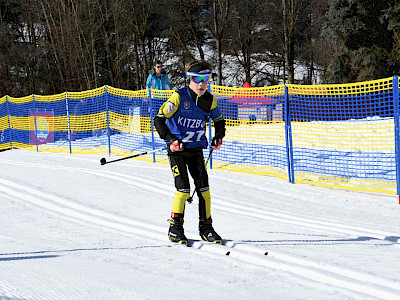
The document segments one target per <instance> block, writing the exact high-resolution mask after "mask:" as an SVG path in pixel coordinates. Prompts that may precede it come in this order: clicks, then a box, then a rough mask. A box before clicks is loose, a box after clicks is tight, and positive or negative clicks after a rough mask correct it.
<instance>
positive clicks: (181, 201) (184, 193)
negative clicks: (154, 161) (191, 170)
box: [168, 153, 190, 243]
mask: <svg viewBox="0 0 400 300" xmlns="http://www.w3.org/2000/svg"><path fill="white" fill-rule="evenodd" d="M168 158H169V162H170V166H171V170H172V174H173V176H174V182H175V187H176V192H175V197H174V200H173V203H172V211H171V219H169V220H168V222H169V223H170V227H169V231H168V237H169V239H170V240H171V241H172V242H176V243H187V238H186V236H185V234H184V230H183V222H184V215H185V201H186V199H187V198H189V196H190V183H189V175H188V172H187V167H186V158H185V154H184V153H173V154H169V155H168Z"/></svg>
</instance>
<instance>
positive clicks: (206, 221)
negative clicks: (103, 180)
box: [188, 150, 222, 243]
mask: <svg viewBox="0 0 400 300" xmlns="http://www.w3.org/2000/svg"><path fill="white" fill-rule="evenodd" d="M188 168H189V172H190V175H191V176H192V177H193V180H194V183H195V186H196V192H197V195H198V196H199V234H200V236H201V238H202V239H203V240H205V241H208V242H213V243H221V241H222V239H221V237H220V236H219V235H218V234H217V233H216V232H215V230H214V228H213V226H212V218H211V195H210V189H209V185H208V174H207V170H206V166H205V163H204V158H203V151H202V150H200V151H199V152H198V153H193V155H192V156H191V157H190V159H189V160H188Z"/></svg>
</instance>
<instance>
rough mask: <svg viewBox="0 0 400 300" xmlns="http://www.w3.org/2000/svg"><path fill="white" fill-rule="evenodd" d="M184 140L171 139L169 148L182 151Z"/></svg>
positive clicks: (173, 150)
mask: <svg viewBox="0 0 400 300" xmlns="http://www.w3.org/2000/svg"><path fill="white" fill-rule="evenodd" d="M183 146H184V144H183V142H182V140H181V139H171V140H170V142H169V150H171V151H172V152H175V151H182V150H183Z"/></svg>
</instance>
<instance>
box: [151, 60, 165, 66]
mask: <svg viewBox="0 0 400 300" xmlns="http://www.w3.org/2000/svg"><path fill="white" fill-rule="evenodd" d="M162 64H163V63H162V61H161V60H159V59H156V60H155V61H154V64H153V66H156V65H162Z"/></svg>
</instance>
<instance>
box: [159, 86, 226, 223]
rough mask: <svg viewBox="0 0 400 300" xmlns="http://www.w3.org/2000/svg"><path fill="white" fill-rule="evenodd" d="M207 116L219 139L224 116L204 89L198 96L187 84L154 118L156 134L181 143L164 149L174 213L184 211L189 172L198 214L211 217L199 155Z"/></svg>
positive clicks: (203, 146) (170, 141)
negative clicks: (178, 148) (172, 187)
mask: <svg viewBox="0 0 400 300" xmlns="http://www.w3.org/2000/svg"><path fill="white" fill-rule="evenodd" d="M210 118H211V119H212V120H213V121H214V128H215V135H214V137H215V138H217V139H222V138H223V137H224V136H225V120H224V118H223V115H222V113H221V111H220V109H219V108H218V103H217V100H216V99H215V97H214V96H213V95H211V94H210V93H209V92H208V91H207V92H205V93H204V95H202V96H198V95H197V94H195V93H194V92H193V91H192V90H191V89H190V88H189V87H186V88H183V89H180V90H178V91H175V92H174V93H173V94H172V96H171V97H170V98H169V99H168V100H167V101H166V102H165V103H164V104H163V105H162V106H161V108H160V110H159V111H158V114H157V116H155V118H154V125H155V127H156V129H157V132H158V134H159V135H160V137H161V138H162V139H164V140H165V141H166V142H167V144H168V145H169V144H170V143H172V142H173V141H175V140H179V141H182V143H183V145H184V148H183V151H176V152H172V151H170V149H169V147H168V149H167V151H168V158H169V162H170V166H171V170H172V174H173V176H174V181H175V187H176V190H177V191H176V193H175V198H174V201H173V204H172V213H174V214H178V215H182V216H183V214H184V210H185V202H186V200H187V199H188V198H189V197H190V183H189V173H190V175H191V176H192V178H193V181H194V185H195V188H196V192H197V195H198V196H199V217H200V218H203V219H204V218H205V219H208V218H210V217H211V196H210V190H209V184H208V175H207V170H206V166H205V164H204V157H203V149H205V148H207V147H208V141H207V138H206V134H205V133H206V126H207V122H208V120H209V119H210ZM188 171H189V173H188Z"/></svg>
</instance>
